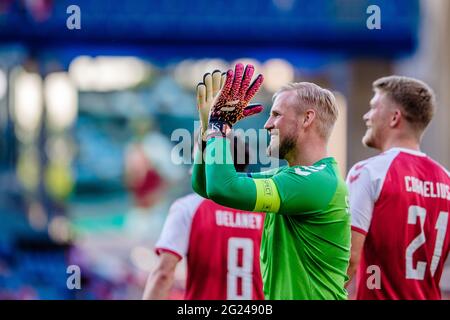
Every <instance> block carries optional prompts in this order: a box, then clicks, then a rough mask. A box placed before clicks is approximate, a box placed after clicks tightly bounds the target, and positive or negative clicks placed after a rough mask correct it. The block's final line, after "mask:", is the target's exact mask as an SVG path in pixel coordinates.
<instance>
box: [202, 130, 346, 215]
mask: <svg viewBox="0 0 450 320" xmlns="http://www.w3.org/2000/svg"><path fill="white" fill-rule="evenodd" d="M229 150H230V148H229V140H228V139H224V138H212V139H210V140H209V141H208V144H207V148H206V155H205V157H206V159H205V162H206V166H205V172H206V194H207V196H208V198H210V199H212V200H214V201H215V202H217V203H219V204H222V205H224V206H228V207H231V208H236V209H240V210H247V211H264V212H273V213H277V212H278V213H281V214H295V215H300V214H312V213H316V212H320V211H321V210H322V209H324V208H325V207H326V206H327V205H328V203H329V202H330V201H331V199H332V197H333V195H334V193H335V191H336V187H337V177H336V173H335V171H334V169H333V168H332V166H331V165H330V164H329V163H328V162H327V161H323V163H322V161H319V162H317V163H316V164H315V165H313V166H294V167H284V168H280V169H278V170H276V171H275V170H273V171H272V172H270V173H269V174H264V173H263V174H259V175H256V176H257V178H253V174H251V175H252V178H250V177H249V176H248V175H247V174H243V175H239V174H237V173H236V170H235V168H234V165H233V163H232V160H231V153H230V151H229ZM325 160H326V159H325ZM327 163H328V164H327Z"/></svg>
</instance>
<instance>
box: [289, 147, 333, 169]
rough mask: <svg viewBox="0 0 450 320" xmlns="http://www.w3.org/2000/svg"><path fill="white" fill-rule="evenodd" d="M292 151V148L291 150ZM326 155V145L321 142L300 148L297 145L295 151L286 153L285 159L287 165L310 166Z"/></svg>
mask: <svg viewBox="0 0 450 320" xmlns="http://www.w3.org/2000/svg"><path fill="white" fill-rule="evenodd" d="M293 151H294V150H293ZM327 156H328V153H327V147H326V145H325V144H322V143H317V144H315V143H311V144H307V146H305V147H303V148H301V147H298V148H297V149H296V150H295V152H292V153H290V154H288V155H286V157H285V159H286V161H287V162H288V163H289V166H290V167H292V166H311V165H313V164H314V163H316V162H317V161H319V160H321V159H323V158H326V157H327Z"/></svg>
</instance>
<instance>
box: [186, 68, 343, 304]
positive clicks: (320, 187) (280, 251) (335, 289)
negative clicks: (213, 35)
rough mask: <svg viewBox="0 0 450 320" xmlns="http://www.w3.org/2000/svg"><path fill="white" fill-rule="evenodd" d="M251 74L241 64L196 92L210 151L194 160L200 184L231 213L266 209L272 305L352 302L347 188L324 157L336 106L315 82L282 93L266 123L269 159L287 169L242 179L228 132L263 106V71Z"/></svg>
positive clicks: (266, 277)
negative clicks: (258, 101) (259, 96)
mask: <svg viewBox="0 0 450 320" xmlns="http://www.w3.org/2000/svg"><path fill="white" fill-rule="evenodd" d="M253 73H254V68H253V66H251V65H247V67H246V68H245V69H244V66H243V65H242V64H237V65H236V67H235V70H234V71H233V70H229V71H228V72H227V73H226V74H224V75H222V76H221V75H220V72H214V73H213V74H212V75H211V74H207V75H205V77H204V81H203V83H201V84H200V85H199V86H198V87H197V99H198V108H199V112H200V118H201V121H202V130H203V134H202V142H201V145H202V148H201V149H200V150H202V151H204V152H198V153H197V155H196V160H195V165H194V169H193V176H192V185H193V188H194V190H195V191H196V192H197V193H198V194H200V195H201V196H203V197H207V198H209V199H212V200H214V201H215V202H217V203H219V204H222V205H225V206H228V207H232V208H236V209H241V210H249V211H264V212H267V215H266V219H265V223H264V231H263V237H262V243H261V274H262V277H263V283H264V295H265V297H266V298H267V299H346V298H347V292H346V291H345V289H344V284H345V282H346V281H347V275H346V271H347V267H348V262H349V258H350V217H349V213H348V206H347V190H346V186H345V183H344V181H343V180H342V179H341V177H340V174H339V172H338V168H337V164H336V161H335V160H334V159H333V158H331V157H328V156H327V142H328V138H329V136H330V133H331V130H332V128H333V125H334V123H335V121H336V118H337V115H338V109H337V105H336V100H335V98H334V96H333V94H332V93H331V92H330V91H328V90H325V89H323V88H321V87H319V86H317V85H315V84H313V83H307V82H301V83H292V84H289V85H286V86H285V87H283V88H282V89H280V90H279V91H278V92H277V93H275V95H274V103H273V106H272V109H271V112H270V117H269V119H268V120H267V122H266V124H265V126H264V127H265V129H267V130H268V131H269V133H270V136H271V140H270V145H269V147H268V153H269V155H271V156H278V157H279V158H282V159H285V160H286V161H287V162H288V164H289V166H287V167H282V168H278V169H275V170H270V171H268V172H262V173H252V174H242V173H237V172H236V170H235V168H234V166H233V162H232V161H231V159H232V157H231V152H230V141H229V140H228V138H227V134H228V133H229V132H230V130H231V128H232V126H233V125H234V124H235V123H236V122H237V121H238V120H240V119H242V118H244V117H246V116H248V115H252V114H255V113H258V112H260V111H261V110H262V106H260V105H248V103H249V101H250V100H251V99H252V98H253V96H254V95H255V94H256V92H257V91H258V89H259V87H260V86H261V83H262V81H263V77H262V75H259V76H258V77H257V78H256V79H255V81H254V82H253V83H252V84H250V82H251V79H252V77H253ZM203 154H204V158H203V157H202V155H203ZM227 160H228V161H227Z"/></svg>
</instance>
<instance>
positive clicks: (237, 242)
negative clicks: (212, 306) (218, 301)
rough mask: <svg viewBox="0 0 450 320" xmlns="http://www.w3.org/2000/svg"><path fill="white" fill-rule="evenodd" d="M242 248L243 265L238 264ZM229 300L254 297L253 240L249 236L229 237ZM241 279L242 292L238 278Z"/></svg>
mask: <svg viewBox="0 0 450 320" xmlns="http://www.w3.org/2000/svg"><path fill="white" fill-rule="evenodd" d="M239 249H240V250H242V265H241V266H240V265H239V264H238V262H239V261H238V260H239V259H238V252H239ZM227 260H228V262H227V264H228V274H227V300H251V299H252V291H253V290H252V272H253V241H252V239H249V238H230V239H228V259H227ZM239 278H240V279H241V280H242V281H241V283H242V286H241V287H242V289H241V294H239V293H238V279H239Z"/></svg>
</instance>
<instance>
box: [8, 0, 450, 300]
mask: <svg viewBox="0 0 450 320" xmlns="http://www.w3.org/2000/svg"><path fill="white" fill-rule="evenodd" d="M72 4H76V5H78V6H79V8H80V10H81V29H79V30H77V29H74V30H69V29H68V28H67V27H66V20H67V19H68V17H69V16H70V13H67V11H66V10H67V8H68V7H69V6H70V5H72ZM372 4H376V5H378V6H379V7H380V9H381V29H380V30H369V29H368V28H367V27H366V20H367V18H368V17H369V14H367V13H366V9H367V7H368V6H369V5H372ZM449 34H450V1H447V0H423V1H419V0H395V1H391V0H385V1H381V0H380V1H376V0H373V1H368V0H367V1H366V0H328V1H326V0H318V1H307V0H248V1H237V0H233V1H231V0H230V1H226V2H221V1H205V0H193V1H182V0H170V1H144V0H142V1H141V0H134V1H88V0H78V1H75V0H70V1H69V0H1V1H0V132H1V135H0V299H139V298H140V297H141V294H142V290H143V286H144V284H145V280H146V277H147V275H148V272H149V271H150V270H151V269H152V267H153V265H154V262H155V254H154V253H153V250H152V247H153V244H154V243H155V241H156V239H157V237H158V235H159V232H160V230H161V226H162V224H163V222H164V219H165V217H166V214H167V210H168V207H169V205H170V203H171V202H172V201H173V200H174V199H175V198H177V197H179V196H181V195H184V194H186V193H188V192H190V178H189V173H188V171H189V166H188V165H181V166H180V165H175V164H173V163H172V162H171V161H170V159H171V157H170V153H171V150H172V147H173V146H174V145H175V144H176V143H177V142H178V141H171V134H172V132H173V131H174V130H175V129H177V128H186V129H188V130H190V131H193V130H194V124H193V121H194V120H196V119H197V114H196V108H195V92H194V90H195V86H196V84H197V83H198V82H199V80H200V79H201V77H202V75H203V73H204V72H206V71H212V70H213V69H216V68H219V69H225V68H228V67H229V66H231V65H232V64H233V63H234V62H235V61H238V60H239V61H244V62H247V61H248V62H250V61H251V62H252V63H254V64H255V65H256V67H257V71H258V72H262V73H263V74H264V76H265V79H266V81H265V85H264V89H263V90H262V92H261V93H259V95H258V96H257V100H258V101H261V102H263V103H265V105H266V109H265V113H264V114H263V115H260V116H258V117H255V118H252V119H248V120H246V121H244V122H243V123H242V127H243V128H251V127H253V128H262V126H263V124H264V122H265V120H266V119H267V115H268V111H269V109H270V106H271V95H272V94H273V92H274V91H276V90H277V89H278V88H279V87H280V86H281V85H283V84H284V83H286V82H289V81H312V82H316V83H318V84H320V85H323V86H326V87H329V88H332V89H333V90H336V91H337V92H338V96H339V101H340V107H341V109H342V117H341V118H340V120H339V124H338V126H337V127H336V129H335V133H334V134H333V142H332V152H333V154H334V155H335V156H336V157H337V158H338V159H339V161H340V164H341V166H342V173H343V174H346V172H347V170H348V169H349V168H350V166H351V165H352V164H353V163H355V162H356V161H358V160H360V159H362V158H365V157H368V156H370V155H373V154H374V153H373V152H372V151H370V150H368V149H365V148H363V147H362V145H361V143H360V140H361V137H362V135H363V132H364V131H365V127H364V124H363V122H362V120H361V119H362V115H363V114H364V113H365V112H366V110H367V108H368V102H369V100H370V97H371V93H372V90H371V83H372V81H373V80H375V79H376V78H378V77H380V76H384V75H388V74H392V73H398V74H403V75H410V76H415V77H418V78H421V79H423V80H425V81H427V82H428V83H429V84H430V85H431V86H432V87H433V88H434V89H435V91H436V93H437V97H438V106H439V109H438V111H437V114H436V116H435V118H434V120H433V123H432V125H431V127H430V128H429V130H428V131H427V133H426V136H425V139H424V143H423V150H424V151H425V152H427V153H428V154H429V155H430V156H432V157H433V158H435V159H436V160H438V161H440V162H441V163H442V164H444V165H445V166H446V167H447V168H449V167H450V144H449V139H450V126H449V125H448V122H449V120H450V76H449V74H450V59H449V57H450V41H449ZM256 169H257V166H256ZM73 264H75V265H78V266H80V268H81V275H82V283H81V286H82V289H81V290H69V289H68V288H67V286H66V280H67V278H68V276H69V275H70V274H67V273H66V268H67V266H69V265H73ZM447 266H448V267H447V269H446V271H445V272H444V276H443V279H442V288H443V289H444V296H445V297H446V298H447V299H448V298H450V266H449V263H448V262H447ZM184 278H185V269H184V265H181V266H180V267H179V268H178V270H177V281H176V285H175V288H174V290H173V296H172V297H173V298H181V297H182V295H183V286H184Z"/></svg>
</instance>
